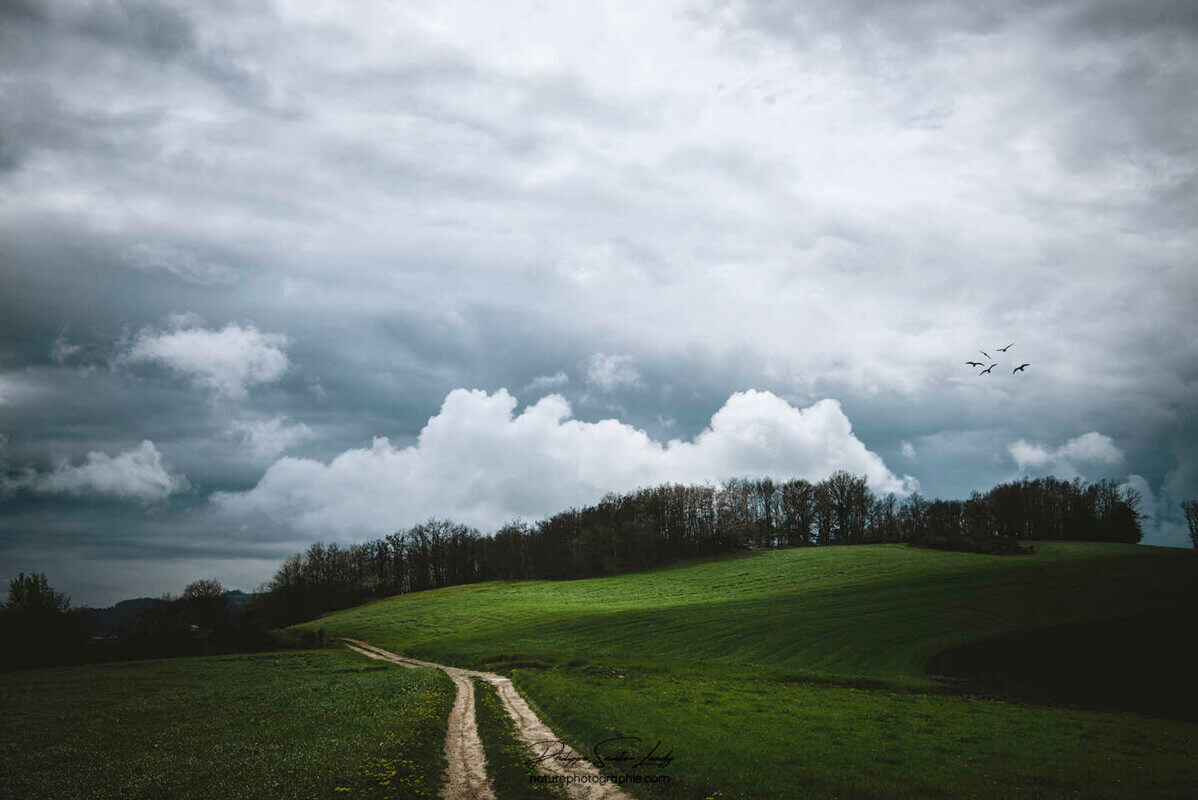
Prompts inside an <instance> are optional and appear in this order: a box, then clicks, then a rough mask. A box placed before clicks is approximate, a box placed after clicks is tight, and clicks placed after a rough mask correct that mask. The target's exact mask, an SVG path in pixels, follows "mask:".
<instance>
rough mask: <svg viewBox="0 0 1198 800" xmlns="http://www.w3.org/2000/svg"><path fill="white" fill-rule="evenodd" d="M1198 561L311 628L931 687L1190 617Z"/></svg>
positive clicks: (1076, 565) (437, 595)
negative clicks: (1046, 635) (1005, 638)
mask: <svg viewBox="0 0 1198 800" xmlns="http://www.w3.org/2000/svg"><path fill="white" fill-rule="evenodd" d="M1196 599H1198V553H1194V552H1190V551H1179V550H1171V549H1165V548H1152V547H1142V546H1134V545H1119V544H1102V543H1092V542H1044V543H1038V544H1037V547H1036V553H1035V554H1034V555H1032V556H985V555H976V554H967V553H953V552H942V551H934V550H924V549H917V548H912V547H908V546H906V545H863V546H855V547H825V548H805V549H792V550H780V551H771V552H759V553H751V554H745V555H742V556H734V557H727V558H720V559H714V560H709V561H705V562H697V563H688V564H682V565H677V566H674V567H670V568H666V569H661V570H656V571H652V572H645V573H634V574H628V575H621V576H616V577H608V578H595V579H586V580H574V581H561V582H546V581H538V582H519V583H486V584H476V585H471V586H458V587H451V588H447V589H441V590H435V591H430V592H422V593H416V594H411V595H404V596H400V597H394V598H389V599H386V600H382V601H378V602H375V603H370V604H367V605H364V606H359V607H356V608H353V609H349V610H346V611H342V612H337V613H334V614H330V615H327V616H325V617H323V618H321V619H319V620H316V621H313V622H310V623H306V625H307V626H308V627H313V628H317V627H320V628H324V629H325V630H326V631H328V632H329V633H332V634H337V635H352V636H355V637H358V638H362V639H366V640H368V641H371V642H373V643H376V644H378V645H380V646H383V647H386V648H388V649H391V650H395V651H397V652H403V653H409V654H413V655H419V656H423V657H426V658H430V659H433V660H439V661H441V662H445V663H453V664H459V665H462V666H475V667H482V666H490V667H492V668H496V669H498V668H500V666H501V665H502V664H503V663H505V662H506V663H509V664H514V665H519V664H529V663H532V664H544V665H559V664H568V665H575V666H579V665H583V664H585V665H589V666H592V667H610V668H630V667H640V668H648V669H654V670H661V669H668V670H680V669H687V668H689V667H691V666H694V665H702V667H703V669H704V670H706V671H709V672H710V671H711V670H713V669H715V670H719V671H731V672H739V671H743V670H751V671H753V672H755V673H769V674H771V675H776V676H784V675H807V676H820V675H823V676H833V677H839V678H845V677H852V678H865V679H875V680H884V681H890V682H895V683H900V684H909V685H915V686H919V685H927V684H928V679H927V678H926V677H925V676H924V675H923V671H922V667H923V664H924V662H925V661H926V660H927V659H928V658H929V657H930V656H931V655H933V654H934V653H936V652H938V651H940V650H943V649H945V648H946V647H949V646H951V645H955V644H960V643H962V642H966V641H971V640H977V639H984V638H988V637H991V636H997V635H1001V634H1011V633H1017V632H1020V631H1026V630H1033V629H1036V628H1041V627H1047V626H1052V625H1060V624H1066V623H1074V622H1083V621H1094V620H1104V619H1117V618H1122V617H1129V616H1133V615H1135V614H1139V613H1144V612H1152V611H1158V610H1165V609H1176V608H1185V607H1189V608H1193V607H1194V606H1195V600H1196Z"/></svg>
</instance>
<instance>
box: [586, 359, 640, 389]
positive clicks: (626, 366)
mask: <svg viewBox="0 0 1198 800" xmlns="http://www.w3.org/2000/svg"><path fill="white" fill-rule="evenodd" d="M585 367H586V380H587V385H588V386H593V387H595V388H596V389H599V390H601V391H604V392H611V391H614V390H616V389H620V388H623V387H625V386H627V387H630V388H631V387H637V386H640V385H641V373H640V372H639V371H638V370H637V368H636V365H635V364H634V363H633V360H632V356H628V355H615V354H608V353H594V354H592V355H591V356H590V357H589V358H588V359H587V360H586V364H585Z"/></svg>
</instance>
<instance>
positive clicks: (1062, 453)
mask: <svg viewBox="0 0 1198 800" xmlns="http://www.w3.org/2000/svg"><path fill="white" fill-rule="evenodd" d="M1007 450H1008V451H1009V452H1010V453H1011V458H1013V459H1015V464H1016V465H1017V466H1018V467H1019V469H1020V471H1041V470H1047V471H1050V472H1052V473H1054V474H1055V475H1057V477H1060V478H1066V479H1071V478H1074V477H1077V476H1078V465H1079V464H1118V463H1119V462H1120V461H1122V460H1123V451H1122V450H1120V449H1119V448H1118V447H1117V446H1116V445H1115V441H1114V440H1113V439H1111V437H1109V436H1106V435H1104V434H1101V433H1098V432H1097V431H1090V432H1089V433H1083V434H1082V435H1081V436H1077V437H1075V438H1073V439H1070V440H1069V441H1067V442H1065V443H1064V444H1063V445H1061V446H1060V447H1056V448H1052V447H1047V446H1045V445H1042V444H1037V443H1035V442H1026V441H1024V440H1023V439H1019V440H1018V441H1015V442H1011V444H1010V445H1008V447H1007Z"/></svg>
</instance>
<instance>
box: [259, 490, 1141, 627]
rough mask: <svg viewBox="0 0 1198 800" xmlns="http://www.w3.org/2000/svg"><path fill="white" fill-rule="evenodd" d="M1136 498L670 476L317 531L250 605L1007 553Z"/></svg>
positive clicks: (282, 620)
mask: <svg viewBox="0 0 1198 800" xmlns="http://www.w3.org/2000/svg"><path fill="white" fill-rule="evenodd" d="M1140 502H1141V501H1140V497H1139V494H1138V493H1137V492H1136V491H1135V490H1134V489H1131V488H1130V487H1126V486H1124V487H1120V486H1119V485H1118V484H1116V483H1115V482H1114V481H1110V480H1100V481H1098V482H1096V483H1087V482H1085V481H1082V480H1080V479H1075V480H1073V481H1063V480H1060V479H1057V478H1054V477H1046V478H1036V479H1028V478H1024V479H1023V480H1020V481H1013V482H1009V483H1003V484H999V485H997V486H995V487H994V488H993V489H991V490H990V491H989V492H986V493H985V494H982V493H979V492H974V493H972V494H971V495H970V497H969V498H968V499H966V500H928V499H925V498H923V497H922V496H920V495H919V494H918V493H915V494H912V495H909V496H907V497H904V498H902V499H899V498H898V497H896V496H895V495H894V494H893V493H890V494H886V495H884V496H878V495H876V494H875V493H874V492H873V491H872V490H871V489H870V488H869V485H868V483H867V482H866V479H865V478H864V477H862V476H858V475H853V474H851V473H849V472H846V471H843V470H841V471H838V472H835V473H833V474H832V475H830V476H829V477H828V478H826V479H824V480H822V481H819V482H817V483H812V482H810V481H807V480H803V479H794V480H789V481H784V482H780V481H774V480H772V479H770V478H737V479H733V480H730V481H727V482H726V483H724V484H723V485H721V486H718V487H717V486H712V485H679V484H666V485H661V486H655V487H651V488H642V489H637V490H635V491H631V492H626V493H623V494H618V493H609V494H607V495H605V496H604V497H603V498H602V499H601V500H600V501H599V502H597V503H595V504H594V505H590V506H585V507H582V508H571V509H569V510H566V511H562V512H559V513H557V514H554V515H552V516H549V517H546V518H544V519H540V520H537V521H535V522H526V521H522V520H516V521H513V522H509V523H508V524H506V525H504V526H503V527H501V528H500V529H499V530H497V531H495V532H494V533H492V534H490V535H485V534H483V533H482V532H480V531H478V530H477V529H474V528H470V527H467V526H465V525H462V524H459V523H456V522H452V521H450V520H436V519H434V520H429V521H428V522H423V523H420V524H418V525H414V526H412V527H410V528H408V529H406V530H402V531H396V532H395V533H391V534H389V535H387V536H384V537H382V538H379V539H374V540H371V541H368V542H362V543H358V544H351V545H347V546H342V545H338V544H325V543H319V542H318V543H316V544H313V545H311V546H310V547H309V548H308V549H307V550H305V551H304V552H302V553H297V554H295V555H293V556H291V557H290V558H288V559H287V560H286V561H284V562H283V564H282V566H281V567H280V568H279V569H278V571H277V572H276V574H275V575H274V577H273V578H272V579H271V580H270V581H269V582H268V583H267V584H266V585H265V586H264V587H263V590H262V592H261V594H260V598H259V606H260V609H261V612H262V613H263V614H264V615H265V617H266V618H267V619H268V620H269V621H270V622H271V624H272V625H285V624H290V623H294V622H299V621H302V620H306V619H311V618H313V617H315V616H318V615H319V614H322V613H324V612H327V611H332V610H336V609H339V608H346V607H349V606H352V605H357V604H359V603H362V602H365V601H367V600H370V599H374V598H381V597H389V596H391V595H396V594H403V593H407V592H416V591H423V590H425V589H435V588H439V587H443V586H453V585H457V584H465V583H474V582H478V581H487V580H522V579H551V580H557V579H566V578H580V577H592V576H598V575H612V574H616V573H620V572H629V571H634V570H640V569H646V568H650V567H656V566H661V565H663V564H667V563H670V562H674V561H679V560H682V559H687V558H697V557H702V556H710V555H716V554H719V553H726V552H730V551H733V550H737V549H771V548H779V547H812V546H828V545H845V544H867V543H875V542H908V543H911V544H915V545H921V546H926V547H937V548H949V549H958V550H971V551H976V552H989V553H1016V552H1026V551H1028V548H1027V547H1026V546H1025V545H1023V544H1022V543H1023V542H1026V541H1028V540H1032V539H1041V540H1045V539H1047V540H1052V539H1088V540H1099V541H1110V542H1129V543H1134V542H1139V541H1140V539H1141V537H1142V531H1141V527H1140V517H1141V514H1140V512H1139V506H1140Z"/></svg>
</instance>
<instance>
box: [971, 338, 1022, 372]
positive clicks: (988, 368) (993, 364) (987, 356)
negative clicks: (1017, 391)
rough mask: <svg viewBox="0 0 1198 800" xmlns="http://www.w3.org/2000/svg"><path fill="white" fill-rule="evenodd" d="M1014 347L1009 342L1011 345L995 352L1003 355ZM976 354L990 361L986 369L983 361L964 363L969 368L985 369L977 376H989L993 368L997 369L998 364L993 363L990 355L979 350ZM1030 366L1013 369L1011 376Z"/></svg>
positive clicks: (1013, 344)
mask: <svg viewBox="0 0 1198 800" xmlns="http://www.w3.org/2000/svg"><path fill="white" fill-rule="evenodd" d="M1014 346H1015V343H1014V342H1011V343H1010V344H1009V345H1007V346H1006V347H1000V348H998V350H997V351H996V352H999V353H1005V352H1007V351H1008V350H1010V349H1011V348H1012V347H1014ZM978 352H979V353H981V354H982V355H984V356H985V357H986V358H988V359H990V361H991V364H990V366H988V367H986V363H985V362H984V361H966V362H965V363H966V364H968V365H969V366H971V367H986V368H985V369H984V370H982V371H981V372H979V373H978V374H979V375H989V374H990V370H992V369H994V368H995V367H997V366H998V363H997V362H995V361H994V359H993V358H992V357H991V356H990V354H989V353H987V352H986V351H985V350H979V351H978ZM1030 366H1031V364H1030V363H1028V364H1020V365H1019V366H1018V367H1015V369H1013V370H1011V374H1012V375H1014V374H1015V373H1016V372H1023V371H1024V370H1025V369H1027V368H1028V367H1030Z"/></svg>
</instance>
